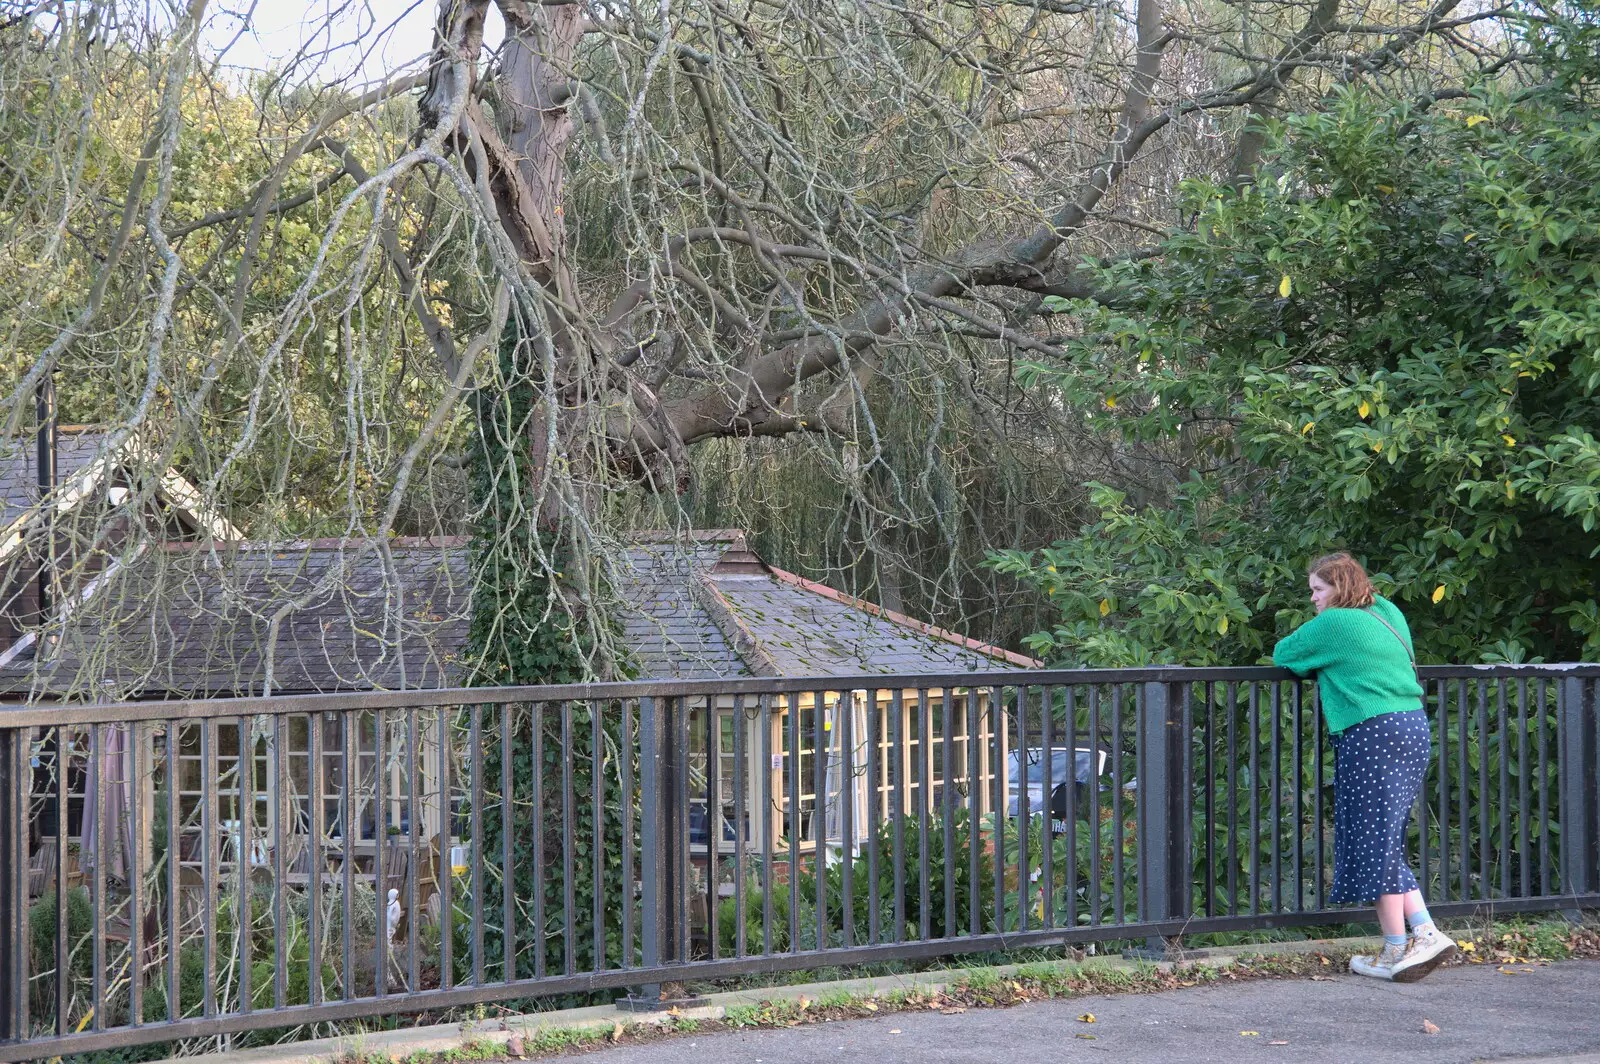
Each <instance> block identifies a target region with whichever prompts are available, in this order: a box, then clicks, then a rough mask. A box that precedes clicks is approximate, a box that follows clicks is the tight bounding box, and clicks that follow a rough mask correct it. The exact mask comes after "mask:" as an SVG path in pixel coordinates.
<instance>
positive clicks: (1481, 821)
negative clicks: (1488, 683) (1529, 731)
mask: <svg viewBox="0 0 1600 1064" xmlns="http://www.w3.org/2000/svg"><path fill="white" fill-rule="evenodd" d="M1484 682H1485V681H1483V680H1479V681H1477V682H1476V683H1475V686H1476V687H1477V689H1478V896H1479V897H1480V898H1482V899H1485V900H1487V899H1488V898H1491V897H1493V892H1492V891H1491V890H1490V887H1489V840H1490V838H1491V837H1492V830H1493V829H1492V826H1491V825H1490V823H1489V690H1488V688H1486V687H1485V686H1484Z"/></svg>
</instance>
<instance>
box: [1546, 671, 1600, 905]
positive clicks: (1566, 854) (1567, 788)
mask: <svg viewBox="0 0 1600 1064" xmlns="http://www.w3.org/2000/svg"><path fill="white" fill-rule="evenodd" d="M1595 686H1596V681H1594V680H1589V679H1582V678H1579V677H1567V678H1566V679H1564V680H1562V681H1561V702H1560V717H1559V721H1560V726H1561V742H1560V745H1559V746H1558V748H1557V749H1558V750H1559V751H1560V764H1559V766H1558V770H1559V772H1560V773H1561V798H1560V808H1561V893H1563V894H1566V895H1569V896H1574V895H1579V894H1594V893H1597V892H1600V823H1597V820H1600V810H1597V809H1596V804H1595V803H1596V799H1595V795H1596V794H1597V793H1600V765H1597V763H1596V762H1597V761H1600V751H1597V750H1596V748H1595V746H1596V742H1595V740H1596V734H1595V733H1596V728H1597V727H1600V725H1597V723H1596V720H1595V714H1596V705H1595Z"/></svg>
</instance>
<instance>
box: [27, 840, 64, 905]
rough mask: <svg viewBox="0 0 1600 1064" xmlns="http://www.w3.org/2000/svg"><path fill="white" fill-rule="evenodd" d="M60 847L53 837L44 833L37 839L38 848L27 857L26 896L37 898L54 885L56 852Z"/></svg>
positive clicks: (58, 851)
mask: <svg viewBox="0 0 1600 1064" xmlns="http://www.w3.org/2000/svg"><path fill="white" fill-rule="evenodd" d="M58 853H60V849H59V847H58V845H57V843H56V840H55V837H54V836H51V835H46V836H44V837H43V838H41V839H40V840H39V849H38V850H37V851H35V852H34V855H33V856H32V857H30V858H29V859H28V897H30V898H39V897H43V896H44V892H45V891H47V890H49V889H50V888H51V887H52V886H54V885H55V881H56V854H58Z"/></svg>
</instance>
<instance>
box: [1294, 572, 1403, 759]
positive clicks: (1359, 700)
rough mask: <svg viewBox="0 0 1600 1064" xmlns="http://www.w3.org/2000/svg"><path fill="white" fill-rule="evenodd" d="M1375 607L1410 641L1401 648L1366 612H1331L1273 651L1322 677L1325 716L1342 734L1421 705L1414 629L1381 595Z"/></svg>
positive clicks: (1303, 672)
mask: <svg viewBox="0 0 1600 1064" xmlns="http://www.w3.org/2000/svg"><path fill="white" fill-rule="evenodd" d="M1374 599H1375V601H1374V603H1373V609H1374V610H1376V611H1377V612H1378V614H1380V615H1381V616H1382V617H1383V619H1384V620H1385V621H1388V622H1389V623H1390V624H1391V625H1393V626H1394V628H1395V630H1396V631H1398V632H1399V633H1400V635H1401V636H1402V637H1404V639H1405V645H1404V646H1402V645H1401V643H1400V640H1399V639H1396V638H1395V637H1394V632H1391V631H1389V629H1387V628H1385V627H1384V626H1383V624H1382V623H1381V622H1380V621H1379V620H1378V618H1377V617H1374V616H1373V615H1372V614H1370V613H1368V612H1366V611H1365V610H1354V609H1326V610H1323V611H1322V612H1321V613H1319V614H1317V615H1316V616H1315V617H1313V618H1311V620H1309V621H1307V622H1306V623H1305V624H1302V625H1301V626H1300V627H1299V628H1296V629H1295V630H1294V631H1293V632H1291V633H1290V634H1289V635H1288V636H1286V637H1285V638H1283V639H1282V640H1280V641H1279V643H1278V645H1277V646H1275V647H1273V648H1272V661H1273V664H1275V665H1278V666H1281V667H1283V668H1285V669H1289V670H1290V671H1292V672H1293V673H1294V674H1295V675H1297V676H1310V675H1311V674H1312V673H1315V674H1316V677H1317V691H1318V694H1319V695H1320V697H1321V700H1322V716H1323V718H1324V719H1325V720H1327V722H1328V731H1329V732H1330V733H1332V734H1334V735H1337V734H1339V733H1340V732H1342V731H1344V730H1345V729H1346V728H1348V727H1350V726H1351V725H1352V724H1360V723H1361V722H1362V721H1364V720H1368V719H1370V718H1372V717H1379V716H1382V715H1383V714H1385V713H1400V712H1404V711H1405V710H1408V709H1417V708H1420V706H1421V701H1420V700H1421V697H1422V687H1421V685H1419V684H1418V683H1417V674H1416V671H1415V670H1414V669H1413V668H1412V666H1411V654H1410V649H1409V648H1410V646H1411V629H1410V628H1409V627H1407V625H1406V619H1405V616H1404V615H1403V614H1401V612H1400V609H1399V607H1397V606H1396V605H1395V604H1394V603H1392V602H1390V601H1389V600H1388V599H1386V598H1384V597H1383V596H1382V595H1377V596H1374Z"/></svg>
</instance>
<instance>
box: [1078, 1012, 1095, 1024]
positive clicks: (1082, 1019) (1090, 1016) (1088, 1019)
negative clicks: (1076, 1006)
mask: <svg viewBox="0 0 1600 1064" xmlns="http://www.w3.org/2000/svg"><path fill="white" fill-rule="evenodd" d="M1078 1022H1079V1023H1093V1022H1094V1013H1092V1012H1086V1013H1084V1014H1083V1015H1082V1016H1079V1017H1078Z"/></svg>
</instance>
